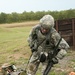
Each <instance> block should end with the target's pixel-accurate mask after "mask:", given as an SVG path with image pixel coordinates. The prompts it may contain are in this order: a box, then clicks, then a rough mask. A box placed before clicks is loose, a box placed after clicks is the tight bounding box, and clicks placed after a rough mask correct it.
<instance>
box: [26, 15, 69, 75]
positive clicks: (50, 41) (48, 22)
mask: <svg viewBox="0 0 75 75" xmlns="http://www.w3.org/2000/svg"><path fill="white" fill-rule="evenodd" d="M41 27H44V28H49V29H50V31H49V33H48V34H47V35H46V34H45V35H44V34H42V33H41V31H40V28H41ZM35 34H36V35H35ZM33 35H34V36H37V38H36V40H34V38H33ZM45 38H46V39H45ZM60 38H61V36H60V34H59V33H58V32H57V31H56V30H55V29H54V18H53V17H52V16H51V15H45V16H44V17H43V18H41V19H40V23H39V24H38V25H36V26H34V27H33V28H32V30H31V32H30V35H29V37H28V43H29V46H30V47H31V45H32V44H33V43H34V47H35V48H37V44H38V45H39V44H40V43H41V41H43V39H45V40H44V41H43V42H42V43H41V44H40V46H39V47H38V48H37V51H33V53H32V56H31V58H30V60H29V64H28V68H27V75H35V73H36V71H37V69H38V66H39V63H40V62H39V60H37V59H38V58H39V56H40V54H41V53H44V54H45V55H46V56H48V53H49V52H50V50H52V49H53V47H55V46H56V45H57V43H58V42H59V40H60ZM68 48H69V45H68V44H67V42H66V41H65V40H64V39H63V38H62V40H61V42H60V44H59V46H58V49H60V51H59V53H58V55H57V56H56V57H57V58H59V59H62V58H63V57H64V56H65V55H66V53H67V52H66V50H67V49H68ZM47 62H48V59H46V60H45V61H44V62H42V65H43V68H42V73H43V72H44V70H45V68H46V66H47V64H48V63H47Z"/></svg>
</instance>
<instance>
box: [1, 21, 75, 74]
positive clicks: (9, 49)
mask: <svg viewBox="0 0 75 75" xmlns="http://www.w3.org/2000/svg"><path fill="white" fill-rule="evenodd" d="M32 24H33V25H34V24H36V22H27V23H19V24H18V23H17V24H2V25H0V66H1V65H2V64H3V63H7V62H9V63H12V64H16V65H18V66H19V67H24V66H23V65H24V64H27V62H28V59H29V57H30V54H31V52H30V48H29V46H28V42H27V38H28V36H29V32H30V30H31V28H32ZM18 25H19V26H18ZM21 25H22V26H21ZM68 55H70V53H69V54H68ZM72 61H73V62H75V60H72ZM37 75H40V69H39V71H38V72H37ZM50 75H66V73H65V72H60V73H58V72H55V71H54V70H52V71H51V72H50Z"/></svg>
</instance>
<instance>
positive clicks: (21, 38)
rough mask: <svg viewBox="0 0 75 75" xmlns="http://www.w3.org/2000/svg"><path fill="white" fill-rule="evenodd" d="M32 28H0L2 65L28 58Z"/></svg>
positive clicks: (0, 62)
mask: <svg viewBox="0 0 75 75" xmlns="http://www.w3.org/2000/svg"><path fill="white" fill-rule="evenodd" d="M30 29H31V26H28V27H16V28H2V27H1V28H0V60H1V61H0V64H2V63H5V62H12V61H15V62H16V61H17V60H19V61H20V58H21V59H22V58H28V55H29V48H28V43H27V37H28V35H29V31H30Z"/></svg>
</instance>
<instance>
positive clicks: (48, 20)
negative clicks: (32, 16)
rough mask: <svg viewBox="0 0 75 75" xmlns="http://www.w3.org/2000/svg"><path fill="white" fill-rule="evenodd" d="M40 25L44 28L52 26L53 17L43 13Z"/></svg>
mask: <svg viewBox="0 0 75 75" xmlns="http://www.w3.org/2000/svg"><path fill="white" fill-rule="evenodd" d="M40 25H41V26H42V27H44V28H51V27H54V18H53V17H52V16H51V15H45V16H43V17H42V18H41V19H40Z"/></svg>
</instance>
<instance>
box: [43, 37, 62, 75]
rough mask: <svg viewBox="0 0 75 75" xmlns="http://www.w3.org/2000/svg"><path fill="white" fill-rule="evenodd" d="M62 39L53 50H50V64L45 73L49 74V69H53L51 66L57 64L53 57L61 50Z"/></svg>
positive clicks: (45, 74) (44, 74)
mask: <svg viewBox="0 0 75 75" xmlns="http://www.w3.org/2000/svg"><path fill="white" fill-rule="evenodd" d="M61 40H62V38H60V40H59V42H58V43H57V45H56V46H55V48H54V50H53V51H52V52H50V53H49V54H48V55H49V56H48V57H49V58H48V59H49V61H48V65H47V67H46V69H45V71H44V73H43V75H48V73H49V71H50V70H51V68H52V67H53V65H54V64H55V63H54V62H53V58H55V56H56V55H57V54H58V52H59V51H60V49H58V45H59V44H60V41H61Z"/></svg>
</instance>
